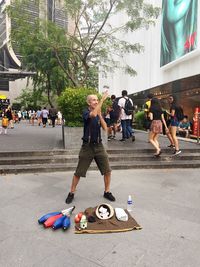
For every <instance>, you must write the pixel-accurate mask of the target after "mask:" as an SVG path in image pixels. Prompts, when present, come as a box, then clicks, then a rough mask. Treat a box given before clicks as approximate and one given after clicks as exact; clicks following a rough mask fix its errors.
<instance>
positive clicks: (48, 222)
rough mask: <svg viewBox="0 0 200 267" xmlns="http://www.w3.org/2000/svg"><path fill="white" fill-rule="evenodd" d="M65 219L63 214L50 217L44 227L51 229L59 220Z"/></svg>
mask: <svg viewBox="0 0 200 267" xmlns="http://www.w3.org/2000/svg"><path fill="white" fill-rule="evenodd" d="M61 217H63V215H62V213H60V214H58V215H55V216H52V217H50V218H49V219H47V220H46V222H45V223H44V227H46V228H47V227H51V226H52V225H53V224H54V222H55V221H56V220H57V219H58V218H61Z"/></svg>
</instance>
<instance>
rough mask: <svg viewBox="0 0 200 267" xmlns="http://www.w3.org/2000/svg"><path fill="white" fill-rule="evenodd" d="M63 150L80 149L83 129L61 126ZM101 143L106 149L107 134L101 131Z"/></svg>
mask: <svg viewBox="0 0 200 267" xmlns="http://www.w3.org/2000/svg"><path fill="white" fill-rule="evenodd" d="M62 137H63V148H64V149H80V147H81V145H82V142H83V141H82V137H83V127H67V126H64V125H63V126H62ZM101 138H102V143H103V145H104V147H105V148H107V139H108V137H107V132H105V131H104V130H101Z"/></svg>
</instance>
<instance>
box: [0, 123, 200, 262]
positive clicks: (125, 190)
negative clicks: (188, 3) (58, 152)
mask: <svg viewBox="0 0 200 267" xmlns="http://www.w3.org/2000/svg"><path fill="white" fill-rule="evenodd" d="M61 138H62V135H61V127H59V126H58V127H56V128H52V127H50V126H48V127H47V128H45V129H43V128H42V127H38V126H31V125H29V124H28V123H22V124H20V125H18V124H17V125H15V128H14V129H13V130H9V132H8V135H7V136H0V148H1V151H4V152H5V151H31V150H53V149H61V148H62V140H61ZM119 138H120V134H119V136H118V139H119ZM160 140H161V145H162V147H166V146H167V144H168V141H167V139H166V138H165V137H161V138H160ZM180 144H181V146H180V147H182V148H194V149H195V148H197V145H196V144H193V143H188V142H184V141H181V142H180ZM108 145H109V148H114V147H115V148H116V146H117V147H119V148H122V147H124V149H126V148H129V149H130V146H131V147H132V148H133V149H135V150H137V149H138V148H140V149H141V148H144V149H145V148H151V145H150V144H149V143H148V142H147V134H146V133H144V132H136V141H135V142H134V143H128V142H127V143H125V144H124V143H123V144H122V143H121V142H119V141H117V140H115V141H113V142H111V143H109V144H108ZM72 175H73V172H55V173H33V174H18V175H5V176H0V189H1V193H0V229H1V231H0V266H2V267H29V266H34V267H40V266H41V267H42V266H45V267H46V266H48V267H65V266H70V267H71V266H72V267H73V266H76V267H77V266H80V267H85V266H87V267H88V266H91V267H95V266H102V267H110V266H113V267H121V266H126V267H132V266H139V267H157V266H158V267H168V266H170V267H199V266H200V255H199V249H200V240H199V236H200V206H199V203H200V180H199V177H200V176H199V169H162V170H153V169H149V170H134V169H132V170H116V171H113V172H112V184H111V190H112V192H113V194H114V195H115V196H116V202H114V203H111V204H112V205H113V207H121V208H126V201H127V198H128V195H131V196H132V198H133V201H134V210H133V212H132V215H133V217H134V218H135V220H136V221H137V222H138V223H139V224H140V225H141V226H142V228H143V229H142V230H137V231H131V232H124V233H113V234H93V235H91V234H90V235H89V234H81V235H77V234H74V223H73V219H74V215H75V214H76V213H78V212H79V211H84V210H85V209H86V208H88V207H95V206H96V205H98V204H101V203H104V202H105V199H104V198H103V196H102V194H103V178H102V177H101V175H100V174H99V172H98V171H89V172H88V175H87V178H86V179H84V178H83V179H82V180H81V181H80V184H79V186H78V190H77V193H76V195H75V201H74V203H73V204H74V205H75V206H76V209H75V211H74V213H73V215H72V217H71V222H72V225H71V227H70V229H69V230H67V231H66V232H63V231H62V230H57V231H53V230H52V229H44V228H43V227H42V226H41V225H38V223H37V219H38V218H39V217H41V216H42V215H43V214H46V213H48V212H52V211H59V210H62V209H65V208H67V207H69V206H70V205H69V206H68V205H66V204H65V198H66V196H67V194H68V191H69V188H70V184H71V178H72Z"/></svg>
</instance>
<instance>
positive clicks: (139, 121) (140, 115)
mask: <svg viewBox="0 0 200 267" xmlns="http://www.w3.org/2000/svg"><path fill="white" fill-rule="evenodd" d="M134 117H135V123H136V128H137V129H141V130H143V129H144V121H145V113H144V111H138V112H137V113H135V116H134Z"/></svg>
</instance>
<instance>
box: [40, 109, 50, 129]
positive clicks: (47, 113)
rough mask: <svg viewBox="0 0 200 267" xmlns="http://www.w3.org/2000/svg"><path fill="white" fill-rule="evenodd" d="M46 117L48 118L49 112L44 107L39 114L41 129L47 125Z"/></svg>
mask: <svg viewBox="0 0 200 267" xmlns="http://www.w3.org/2000/svg"><path fill="white" fill-rule="evenodd" d="M48 116H49V111H48V110H47V109H46V107H44V108H43V110H42V112H41V117H42V124H43V128H45V127H46V125H47V120H48Z"/></svg>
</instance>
